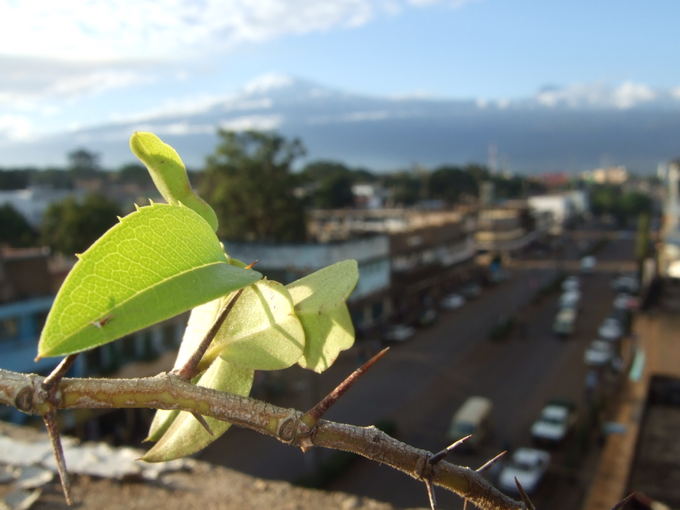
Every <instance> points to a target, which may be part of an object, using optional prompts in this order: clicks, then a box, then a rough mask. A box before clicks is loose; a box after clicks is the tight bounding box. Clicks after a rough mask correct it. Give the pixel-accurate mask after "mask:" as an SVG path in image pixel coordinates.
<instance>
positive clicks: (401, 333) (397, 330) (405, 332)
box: [383, 324, 416, 342]
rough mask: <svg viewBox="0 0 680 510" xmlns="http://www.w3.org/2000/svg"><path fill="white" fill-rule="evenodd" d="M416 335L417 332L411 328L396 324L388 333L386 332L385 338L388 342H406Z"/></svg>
mask: <svg viewBox="0 0 680 510" xmlns="http://www.w3.org/2000/svg"><path fill="white" fill-rule="evenodd" d="M415 333H416V330H415V329H413V328H412V327H411V326H406V325H404V324H395V325H394V326H390V327H389V328H388V329H387V331H385V334H384V335H383V337H384V339H385V340H386V341H388V342H405V341H406V340H408V339H409V338H411V337H412V336H413V335H415Z"/></svg>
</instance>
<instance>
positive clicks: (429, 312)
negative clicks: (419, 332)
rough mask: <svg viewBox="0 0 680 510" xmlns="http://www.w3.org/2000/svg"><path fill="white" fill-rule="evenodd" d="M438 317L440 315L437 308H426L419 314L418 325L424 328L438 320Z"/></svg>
mask: <svg viewBox="0 0 680 510" xmlns="http://www.w3.org/2000/svg"><path fill="white" fill-rule="evenodd" d="M437 317H438V315H437V310H435V309H434V308H425V309H424V310H423V311H422V312H420V314H419V315H418V319H417V324H416V325H417V326H420V327H422V328H426V327H428V326H431V325H432V324H434V323H435V322H436V321H437Z"/></svg>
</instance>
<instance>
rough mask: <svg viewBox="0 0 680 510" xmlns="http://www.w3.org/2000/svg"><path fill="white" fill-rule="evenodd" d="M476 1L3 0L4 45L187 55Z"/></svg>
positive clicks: (0, 32) (96, 55) (95, 54)
mask: <svg viewBox="0 0 680 510" xmlns="http://www.w3.org/2000/svg"><path fill="white" fill-rule="evenodd" d="M474 1H477V0H324V1H322V2H320V1H318V0H257V1H245V0H137V1H135V2H115V1H111V0H88V1H87V2H83V1H81V0H60V1H58V2H46V1H44V0H20V1H16V0H0V12H2V16H0V47H1V48H4V49H5V50H4V51H6V52H7V49H9V48H11V49H12V50H11V51H10V54H13V55H23V56H42V57H50V58H68V59H76V60H77V59H138V58H182V57H188V56H197V55H200V54H201V53H202V52H205V51H211V52H214V51H220V50H222V49H225V48H229V47H232V46H233V45H234V44H238V43H242V42H260V41H266V40H270V39H273V38H276V37H279V36H282V35H286V34H305V33H311V32H319V31H326V30H331V29H342V28H352V27H358V26H361V25H364V24H366V23H368V22H369V21H371V20H372V19H374V18H375V17H376V16H380V15H385V14H393V13H396V12H400V11H401V10H403V9H405V8H408V7H413V6H417V7H423V6H426V5H429V4H433V3H441V4H443V5H449V6H452V7H456V8H457V7H461V6H463V5H465V4H468V3H470V2H474Z"/></svg>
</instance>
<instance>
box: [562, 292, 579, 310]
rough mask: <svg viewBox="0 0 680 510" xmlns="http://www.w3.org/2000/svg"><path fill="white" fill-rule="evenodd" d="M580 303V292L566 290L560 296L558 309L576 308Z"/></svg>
mask: <svg viewBox="0 0 680 510" xmlns="http://www.w3.org/2000/svg"><path fill="white" fill-rule="evenodd" d="M580 301H581V292H580V291H578V290H568V291H566V292H563V293H562V295H561V296H560V303H559V305H560V308H576V307H578V304H579V302H580Z"/></svg>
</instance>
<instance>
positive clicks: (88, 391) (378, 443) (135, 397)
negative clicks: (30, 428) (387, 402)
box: [0, 369, 526, 510]
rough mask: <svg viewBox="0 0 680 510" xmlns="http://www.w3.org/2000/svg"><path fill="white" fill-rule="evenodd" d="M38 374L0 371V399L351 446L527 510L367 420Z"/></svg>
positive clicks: (422, 476) (505, 509)
mask: <svg viewBox="0 0 680 510" xmlns="http://www.w3.org/2000/svg"><path fill="white" fill-rule="evenodd" d="M43 380H44V378H43V377H41V376H38V375H35V374H20V373H17V372H12V371H8V370H2V369H0V404H4V405H7V406H10V407H15V408H16V409H18V410H20V411H22V412H25V413H28V414H36V415H41V416H44V415H46V414H47V413H49V412H53V411H55V410H56V409H122V408H151V409H179V410H182V411H189V412H192V413H198V414H201V415H204V416H210V417H213V418H217V419H219V420H224V421H228V422H230V423H232V424H234V425H238V426H241V427H247V428H249V429H252V430H255V431H256V432H259V433H261V434H265V435H268V436H272V437H274V438H276V439H278V440H279V441H282V442H284V443H288V444H291V445H293V446H297V447H299V448H302V449H303V450H305V449H307V448H309V447H311V446H320V447H323V448H330V449H335V450H343V451H348V452H353V453H356V454H358V455H361V456H363V457H366V458H367V459H370V460H373V461H375V462H380V463H382V464H386V465H388V466H391V467H393V468H394V469H397V470H399V471H402V472H403V473H405V474H407V475H409V476H411V477H413V478H415V479H417V480H429V481H431V483H433V484H435V485H438V486H440V487H443V488H445V489H447V490H449V491H451V492H453V493H455V494H458V495H459V496H461V497H462V498H464V499H467V500H468V501H469V502H470V503H472V504H474V505H475V506H477V507H478V508H481V509H498V510H525V509H526V506H525V505H524V503H521V502H518V501H515V500H513V499H511V498H509V497H507V496H506V495H504V494H502V493H501V492H500V491H498V490H497V489H496V488H495V487H493V486H492V485H491V484H490V483H489V482H487V481H486V479H485V478H483V477H482V476H481V475H480V474H479V473H477V472H475V471H474V470H472V469H469V468H467V467H462V466H457V465H454V464H450V463H448V462H443V461H442V462H438V463H436V464H434V465H432V464H431V463H430V462H429V459H430V458H431V455H432V454H431V453H430V452H428V451H426V450H421V449H419V448H415V447H413V446H410V445H407V444H405V443H402V442H401V441H398V440H396V439H394V438H392V437H390V436H389V435H387V434H385V433H384V432H382V431H380V430H379V429H377V428H375V427H373V426H371V427H358V426H354V425H348V424H344V423H336V422H331V421H327V420H320V421H319V422H318V423H317V424H316V425H314V426H313V427H309V426H308V425H307V424H306V423H305V422H304V421H303V420H302V417H303V416H304V413H303V412H302V411H298V410H295V409H286V408H282V407H277V406H274V405H272V404H269V403H266V402H262V401H260V400H256V399H253V398H248V397H241V396H238V395H232V394H229V393H222V392H219V391H215V390H210V389H207V388H202V387H199V386H194V385H193V384H191V383H188V382H185V381H183V380H181V379H180V378H179V377H177V376H176V375H173V374H169V373H164V374H159V375H157V376H155V377H145V378H138V379H62V380H61V382H60V383H59V387H58V389H57V391H56V394H55V398H54V399H51V398H48V395H47V392H46V391H45V390H44V389H43V386H42V382H43Z"/></svg>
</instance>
